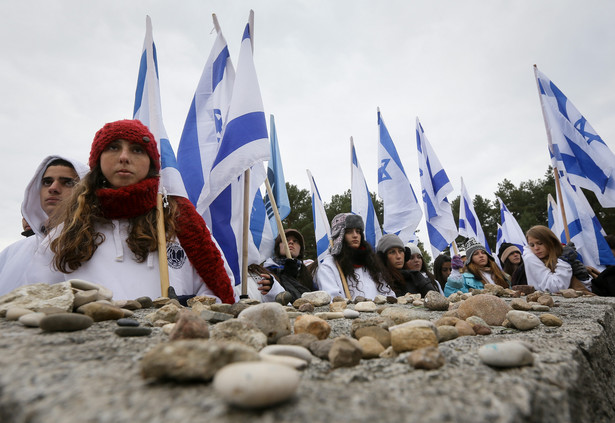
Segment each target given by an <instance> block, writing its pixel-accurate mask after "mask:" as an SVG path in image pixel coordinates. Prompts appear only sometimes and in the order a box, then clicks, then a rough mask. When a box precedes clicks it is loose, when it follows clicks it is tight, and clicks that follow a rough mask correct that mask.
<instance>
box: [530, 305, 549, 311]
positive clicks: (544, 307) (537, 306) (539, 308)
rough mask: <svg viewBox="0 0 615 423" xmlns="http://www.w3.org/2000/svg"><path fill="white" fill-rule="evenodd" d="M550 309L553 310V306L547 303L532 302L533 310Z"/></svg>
mask: <svg viewBox="0 0 615 423" xmlns="http://www.w3.org/2000/svg"><path fill="white" fill-rule="evenodd" d="M549 310H551V307H549V306H547V305H542V304H532V310H531V311H549Z"/></svg>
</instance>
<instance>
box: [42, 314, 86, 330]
mask: <svg viewBox="0 0 615 423" xmlns="http://www.w3.org/2000/svg"><path fill="white" fill-rule="evenodd" d="M92 323H94V320H93V319H92V318H91V317H89V316H84V315H83V314H78V313H55V314H50V315H48V316H45V317H43V318H42V319H41V321H40V323H39V327H40V328H41V329H43V330H45V331H48V332H73V331H76V330H82V329H87V328H89V327H90V326H92Z"/></svg>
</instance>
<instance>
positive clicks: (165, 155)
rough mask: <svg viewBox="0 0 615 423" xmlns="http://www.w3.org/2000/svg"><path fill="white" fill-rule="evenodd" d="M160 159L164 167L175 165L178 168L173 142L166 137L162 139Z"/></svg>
mask: <svg viewBox="0 0 615 423" xmlns="http://www.w3.org/2000/svg"><path fill="white" fill-rule="evenodd" d="M160 161H161V163H162V165H161V168H162V169H164V168H166V167H174V168H175V169H178V167H177V160H176V159H175V153H173V147H171V143H170V142H169V140H168V139H166V138H162V139H160ZM178 170H179V169H178Z"/></svg>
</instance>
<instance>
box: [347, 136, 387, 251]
mask: <svg viewBox="0 0 615 423" xmlns="http://www.w3.org/2000/svg"><path fill="white" fill-rule="evenodd" d="M350 164H351V166H350V173H351V179H352V184H351V188H350V192H351V195H350V211H351V212H352V213H354V214H358V215H359V216H361V217H362V218H363V223H364V224H365V231H364V234H365V240H366V241H367V242H369V243H370V245H371V246H372V248H373V249H374V250H376V245H378V241H379V240H380V238H381V237H382V230H381V229H380V223H379V222H378V216H376V209H375V208H374V204H373V202H372V197H371V195H370V193H369V188H368V187H367V182H365V176H364V175H363V170H361V165H360V164H359V159H358V158H357V152H356V150H355V148H354V142H353V140H352V137H350Z"/></svg>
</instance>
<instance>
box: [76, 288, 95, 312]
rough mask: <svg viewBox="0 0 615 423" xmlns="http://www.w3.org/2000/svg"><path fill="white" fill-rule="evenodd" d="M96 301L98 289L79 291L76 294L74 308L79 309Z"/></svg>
mask: <svg viewBox="0 0 615 423" xmlns="http://www.w3.org/2000/svg"><path fill="white" fill-rule="evenodd" d="M96 300H98V289H88V290H87V291H77V292H75V299H74V301H73V308H74V309H77V308H79V307H81V306H82V305H84V304H87V303H93V302H94V301H96Z"/></svg>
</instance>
